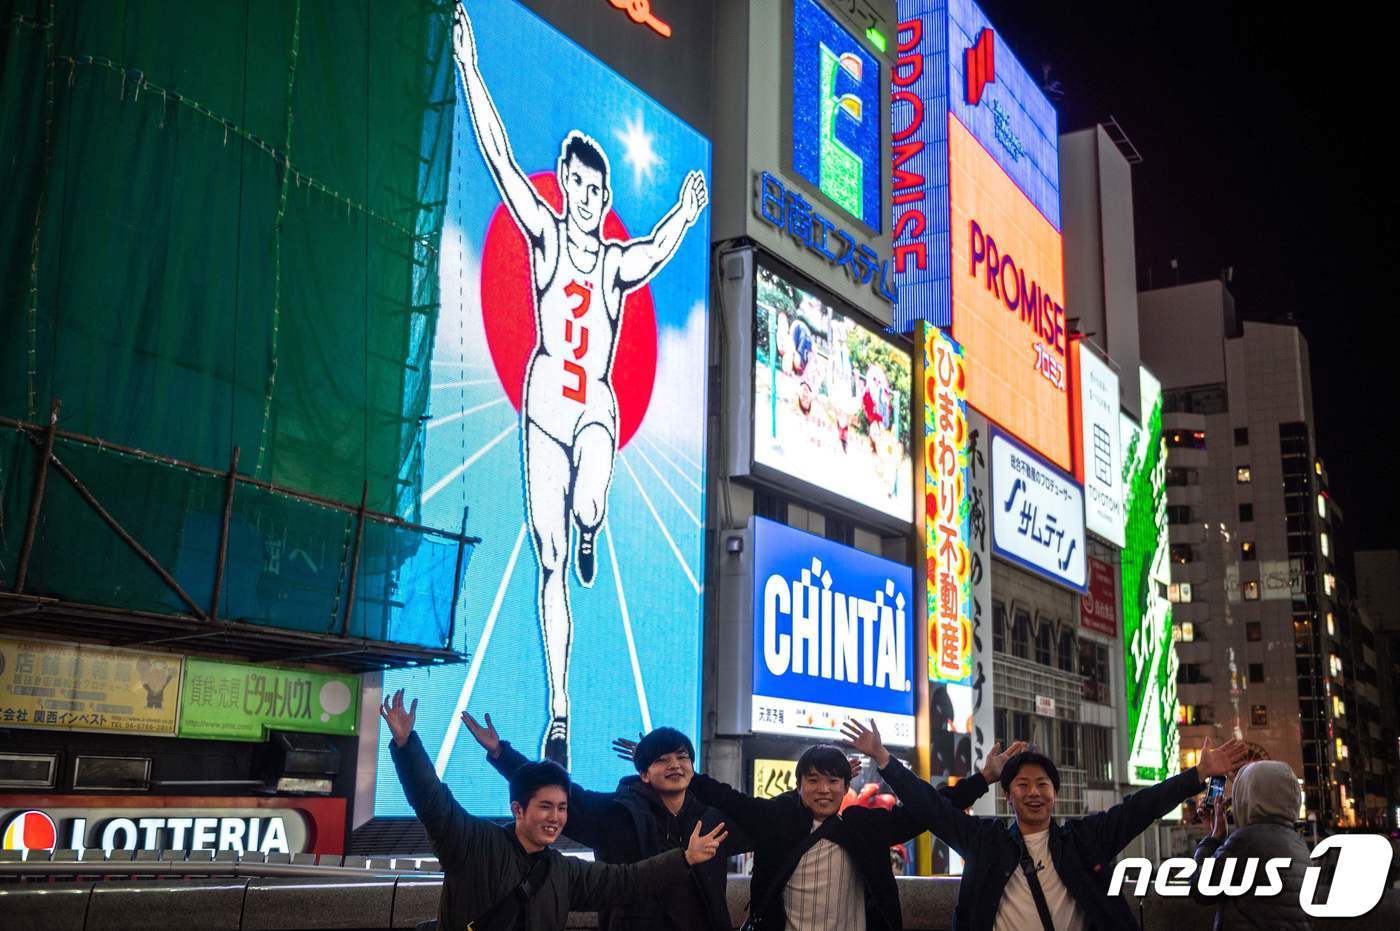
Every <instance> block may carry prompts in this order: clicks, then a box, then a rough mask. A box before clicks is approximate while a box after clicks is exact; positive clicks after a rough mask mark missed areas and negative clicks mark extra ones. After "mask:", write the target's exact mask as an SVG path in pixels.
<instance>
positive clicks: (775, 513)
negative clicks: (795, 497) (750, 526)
mask: <svg viewBox="0 0 1400 931" xmlns="http://www.w3.org/2000/svg"><path fill="white" fill-rule="evenodd" d="M753 512H754V515H755V516H757V517H766V518H768V519H769V520H772V521H777V522H778V523H780V524H786V523H787V519H788V503H787V499H786V498H783V497H781V496H779V495H775V494H773V493H772V492H769V491H762V490H755V491H754V493H753Z"/></svg>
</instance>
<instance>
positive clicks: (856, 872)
mask: <svg viewBox="0 0 1400 931" xmlns="http://www.w3.org/2000/svg"><path fill="white" fill-rule="evenodd" d="M998 749H999V748H998V747H993V748H992V753H991V755H990V756H989V757H988V760H987V766H986V767H985V768H984V769H983V770H982V772H980V773H978V774H976V775H974V776H972V777H971V778H968V779H964V780H962V781H961V782H959V783H958V784H957V785H956V786H952V787H944V788H943V789H941V790H940V791H941V792H944V793H946V794H947V796H948V799H949V802H948V804H950V805H953V806H955V807H957V808H967V807H969V806H971V805H972V803H973V802H975V801H977V799H979V798H980V797H981V796H982V795H983V794H985V793H986V791H987V787H988V784H989V780H992V779H995V778H997V776H998V775H999V774H1000V772H1001V766H1002V765H1003V764H1004V763H1005V761H1006V758H1007V756H1008V754H1001V753H998V752H997V750H998ZM1013 749H1014V748H1013ZM796 775H797V785H798V787H797V790H796V791H793V792H784V793H783V794H782V795H779V796H776V797H775V798H767V799H757V798H752V797H750V796H747V795H745V794H743V793H742V792H739V791H736V790H735V789H733V788H731V787H729V786H727V785H725V784H724V783H722V782H718V781H716V780H714V779H711V778H709V777H708V776H705V775H703V774H697V775H696V776H695V779H694V780H693V781H692V782H691V784H690V789H691V792H692V793H693V794H694V795H695V796H696V797H697V798H699V799H700V801H702V802H704V803H705V804H708V805H713V806H715V807H716V808H718V809H719V810H720V811H722V812H724V814H725V815H726V816H727V819H728V822H729V823H731V824H733V825H734V826H735V828H736V829H737V830H739V831H742V832H743V833H744V834H745V835H747V836H748V837H749V838H750V839H751V840H752V841H753V845H754V860H753V877H752V881H751V883H750V886H749V889H750V893H751V895H750V900H749V913H750V915H752V916H754V917H756V918H757V919H758V922H759V927H760V928H762V929H764V931H768V929H774V931H782V929H783V928H785V927H789V928H790V927H797V928H801V929H803V931H866V929H870V931H877V929H888V931H900V929H902V928H903V917H902V915H901V913H900V907H899V889H898V887H897V886H896V885H895V881H894V873H893V871H892V870H891V869H890V857H889V849H890V847H891V846H893V845H895V844H902V843H905V842H906V841H908V840H909V839H910V838H912V837H914V836H915V835H918V834H921V833H923V831H924V828H923V825H922V823H921V822H920V820H919V819H918V818H916V817H914V816H913V815H912V814H911V813H910V812H908V811H907V810H905V809H904V808H903V807H902V806H896V807H895V808H894V809H892V810H886V809H882V808H863V807H859V806H852V807H850V808H847V809H846V810H845V811H844V812H841V811H840V808H841V802H842V800H843V799H844V798H845V796H846V790H847V789H848V788H849V787H850V784H851V769H850V762H849V761H848V760H847V759H846V755H845V754H844V753H843V752H842V751H841V750H839V749H837V748H836V747H831V746H816V747H811V748H809V749H808V750H807V751H806V752H805V753H803V754H802V756H801V758H800V759H799V760H798V761H797V773H796Z"/></svg>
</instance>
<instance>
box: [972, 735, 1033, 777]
mask: <svg viewBox="0 0 1400 931" xmlns="http://www.w3.org/2000/svg"><path fill="white" fill-rule="evenodd" d="M998 750H1001V741H1000V740H998V741H997V742H996V743H994V744H992V752H991V753H988V754H987V762H986V763H984V764H982V778H984V779H986V780H987V783H988V784H989V785H990V784H991V783H993V782H996V781H997V780H998V779H1000V778H1001V771H1002V770H1003V769H1005V768H1006V764H1007V762H1008V761H1009V760H1010V759H1011V758H1012V757H1013V756H1015V755H1016V754H1018V753H1025V752H1026V742H1025V741H1024V740H1018V741H1016V742H1015V743H1013V744H1012V745H1011V746H1009V747H1007V748H1006V749H1005V750H1001V752H1000V753H998V752H997V751H998Z"/></svg>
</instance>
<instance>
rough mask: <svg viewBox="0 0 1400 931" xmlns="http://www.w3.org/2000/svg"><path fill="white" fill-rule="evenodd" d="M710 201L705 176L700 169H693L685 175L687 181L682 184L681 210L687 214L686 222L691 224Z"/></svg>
mask: <svg viewBox="0 0 1400 931" xmlns="http://www.w3.org/2000/svg"><path fill="white" fill-rule="evenodd" d="M709 202H710V194H709V191H707V190H706V189H705V176H704V175H703V174H701V173H700V172H698V171H692V172H691V173H690V174H688V175H686V176H685V183H683V184H682V185H681V212H682V213H683V215H684V216H685V222H686V224H687V225H688V224H691V223H694V222H695V221H696V219H697V218H699V216H700V211H701V210H704V209H705V205H706V204H708V203H709Z"/></svg>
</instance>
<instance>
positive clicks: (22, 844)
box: [0, 810, 58, 850]
mask: <svg viewBox="0 0 1400 931" xmlns="http://www.w3.org/2000/svg"><path fill="white" fill-rule="evenodd" d="M57 846H58V827H57V825H55V824H54V823H53V819H52V818H50V817H49V816H48V815H47V814H45V813H44V812H42V811H34V810H30V811H21V812H19V813H18V814H16V815H15V816H14V817H13V818H11V819H10V823H9V824H8V825H6V827H5V836H4V841H3V843H0V850H52V849H54V848H55V847H57Z"/></svg>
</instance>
